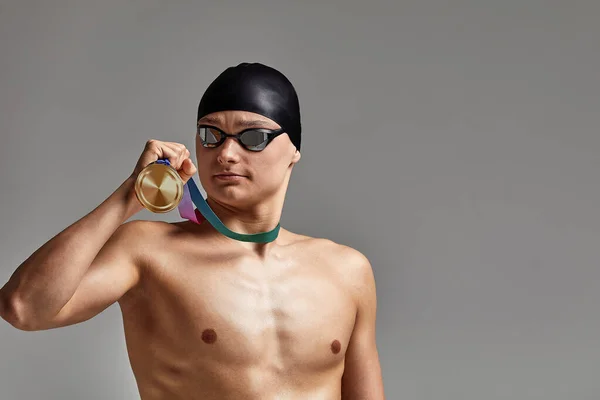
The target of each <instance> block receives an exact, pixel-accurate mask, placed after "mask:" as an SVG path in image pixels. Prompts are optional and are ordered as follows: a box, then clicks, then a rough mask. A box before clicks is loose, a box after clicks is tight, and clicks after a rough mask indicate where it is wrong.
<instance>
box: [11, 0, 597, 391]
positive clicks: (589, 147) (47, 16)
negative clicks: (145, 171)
mask: <svg viewBox="0 0 600 400" xmlns="http://www.w3.org/2000/svg"><path fill="white" fill-rule="evenodd" d="M599 20H600V2H598V1H593V0H589V1H573V0H571V1H535V0H532V1H516V0H512V1H491V0H487V1H481V0H479V1H476V0H472V1H466V0H455V1H441V0H439V1H431V0H425V1H424V0H410V1H400V2H394V3H392V2H389V3H384V2H380V1H371V2H367V1H364V2H348V1H341V0H339V1H328V2H324V3H321V2H316V1H310V2H282V1H270V2H267V1H257V2H254V3H253V4H252V5H250V4H248V2H245V3H242V2H231V1H220V2H210V3H208V2H207V3H205V4H203V3H202V2H199V1H169V2H167V1H157V0H154V1H141V0H136V1H117V0H103V1H89V0H86V1H75V0H72V1H62V0H61V1H53V2H42V1H23V0H10V1H6V0H3V1H2V2H1V6H0V134H1V135H2V140H1V142H0V200H1V206H2V207H1V208H0V223H1V225H2V230H1V231H0V234H1V235H2V236H1V241H0V254H1V255H2V258H1V260H2V263H1V265H0V278H2V283H4V282H5V281H6V280H8V278H9V276H10V274H11V273H12V271H13V270H14V269H15V268H16V267H17V266H18V264H19V263H20V262H22V261H23V260H24V259H25V258H26V257H27V256H28V255H29V254H31V253H32V252H33V251H34V250H35V249H36V248H38V247H39V246H40V245H41V244H43V243H44V242H45V241H46V240H48V239H50V238H51V237H52V236H53V235H54V234H56V233H58V232H59V231H60V230H62V229H63V228H64V227H66V226H67V225H69V224H70V223H72V222H74V221H75V220H76V219H78V218H80V217H82V216H83V215H85V214H86V213H87V212H89V211H90V210H91V209H93V208H94V207H95V206H96V205H97V204H99V203H100V202H101V201H102V200H104V199H105V198H106V197H107V196H108V195H109V194H110V193H111V192H112V191H113V190H114V189H116V187H117V186H118V185H119V184H120V183H121V182H122V181H123V179H124V178H125V177H126V176H127V175H128V174H129V173H130V171H131V170H132V168H133V166H134V164H135V161H136V160H137V157H138V156H139V154H140V152H141V150H142V148H143V145H144V143H145V141H146V140H147V139H148V138H157V139H161V140H169V141H178V142H181V143H184V144H186V145H187V146H188V147H189V148H190V149H193V146H194V128H195V112H196V107H197V103H198V101H199V98H200V96H201V94H202V92H203V91H204V89H205V88H206V86H207V85H208V84H209V83H210V81H212V79H214V77H216V75H217V74H218V73H220V72H221V71H222V70H223V69H224V68H226V67H227V66H229V65H233V64H237V63H239V62H242V61H259V62H263V63H266V64H269V65H272V66H274V67H276V68H279V69H280V70H282V71H283V72H284V73H285V74H286V75H288V76H289V78H290V79H291V80H292V82H293V83H294V84H295V86H296V87H297V90H298V93H299V96H300V101H301V107H302V112H303V114H302V115H303V126H304V136H303V149H302V153H303V157H302V160H301V162H300V164H299V165H298V166H297V168H296V169H295V171H294V173H293V176H292V180H291V183H290V189H289V192H288V193H289V195H288V198H287V201H286V204H285V208H284V216H283V221H282V223H283V225H284V226H286V227H287V228H288V229H291V230H294V231H298V232H300V233H304V234H308V235H314V236H321V237H328V238H331V239H333V240H335V241H338V242H341V243H344V244H347V245H350V246H353V247H355V248H357V249H359V250H360V251H362V252H363V253H365V254H366V255H367V256H368V257H369V259H370V260H371V262H372V264H373V267H374V270H375V275H376V279H377V285H378V294H379V314H378V335H377V337H378V344H379V349H380V352H381V363H382V368H383V375H384V383H385V388H386V394H387V397H388V398H389V399H402V400H434V399H435V400H438V399H452V400H465V399H469V400H471V399H472V400H481V399H486V400H495V399H527V400H533V399H544V400H564V399H569V400H575V399H586V400H591V399H598V398H599V397H600V380H599V379H598V373H599V372H600V315H599V314H600V311H599V309H598V304H599V303H600V291H598V288H599V286H600V270H599V268H598V264H599V263H598V260H599V248H600V246H599V244H600V242H599V241H600V213H599V211H600V189H599V185H598V172H599V170H600V157H599V152H600V134H599V131H598V127H599V126H600V112H599V111H600V107H599V105H600V102H599V100H600V79H599V71H600V23H599V22H598V21H599ZM196 179H197V178H196ZM136 218H148V219H154V218H157V217H156V216H155V215H152V214H150V213H149V212H142V213H141V214H139V215H138V216H136ZM161 218H162V219H166V220H171V221H176V220H178V219H179V218H178V215H177V213H176V212H174V213H171V214H168V215H167V216H163V217H161ZM0 339H1V340H0V399H1V400H13V399H27V400H28V399H35V398H45V399H90V400H91V399H136V398H139V396H138V394H137V390H136V386H135V382H134V379H133V375H132V373H131V370H130V367H129V364H128V360H127V354H126V348H125V342H124V338H123V332H122V322H121V317H120V312H119V309H118V306H116V305H114V306H111V307H110V308H109V309H107V310H106V311H105V312H103V313H102V314H100V315H98V316H97V317H95V318H94V319H92V320H90V321H88V322H85V323H83V324H80V325H76V326H72V327H67V328H62V329H57V330H52V331H43V332H21V331H18V330H15V329H14V328H12V327H11V326H10V325H8V324H6V323H0Z"/></svg>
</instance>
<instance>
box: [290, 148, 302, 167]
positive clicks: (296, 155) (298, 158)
mask: <svg viewBox="0 0 600 400" xmlns="http://www.w3.org/2000/svg"><path fill="white" fill-rule="evenodd" d="M301 157H302V154H300V151H299V150H298V149H296V151H295V153H294V156H293V157H292V164H296V163H297V162H298V161H300V158H301Z"/></svg>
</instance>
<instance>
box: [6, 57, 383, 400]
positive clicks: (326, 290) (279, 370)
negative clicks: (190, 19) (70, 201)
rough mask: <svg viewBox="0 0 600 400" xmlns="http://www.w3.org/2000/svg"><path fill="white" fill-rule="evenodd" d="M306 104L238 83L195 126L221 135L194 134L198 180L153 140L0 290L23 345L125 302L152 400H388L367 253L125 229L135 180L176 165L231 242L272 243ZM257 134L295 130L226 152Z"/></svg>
mask: <svg viewBox="0 0 600 400" xmlns="http://www.w3.org/2000/svg"><path fill="white" fill-rule="evenodd" d="M286 85H287V86H286ZM228 88H229V89H231V88H234V89H235V96H233V97H231V96H229V97H227V96H228V95H227V90H228ZM231 93H234V92H233V91H232V92H231ZM296 101H297V97H296V94H295V91H294V90H293V88H292V87H291V84H290V83H289V81H287V80H286V79H285V78H284V77H283V75H282V74H280V73H279V72H278V71H276V70H274V69H272V68H270V67H267V66H264V65H261V64H240V65H238V66H237V67H231V68H229V69H227V70H226V71H225V72H224V73H223V74H222V75H220V77H219V78H217V80H215V82H214V83H213V84H212V85H211V86H210V87H209V89H208V90H207V92H206V93H205V95H204V96H203V101H201V104H200V107H199V114H198V115H199V117H200V118H199V120H198V122H199V125H202V124H207V125H210V126H212V127H213V128H210V129H204V130H202V131H201V129H200V128H199V129H198V135H196V160H197V165H198V168H196V166H195V165H194V163H193V162H192V161H191V159H190V152H189V151H188V150H187V149H186V148H185V147H184V146H183V145H181V144H178V143H172V142H162V141H157V140H150V141H148V143H147V144H146V146H145V148H144V150H143V152H142V154H141V156H140V158H139V160H138V162H137V165H136V166H135V168H134V171H133V173H132V174H131V176H129V177H128V178H127V179H126V180H125V181H124V182H123V183H122V184H121V185H120V186H119V187H118V189H117V190H115V191H114V192H113V193H112V194H111V195H110V196H109V197H108V198H107V199H106V200H105V201H103V202H102V203H101V204H100V205H99V206H98V207H97V208H95V209H94V210H93V211H91V212H90V213H89V214H87V215H86V216H84V217H83V218H81V219H80V220H78V221H76V222H75V223H73V224H72V225H70V226H69V227H67V228H66V229H64V230H63V231H62V232H60V233H59V234H57V235H56V236H55V237H53V238H52V239H51V240H49V241H48V242H47V243H45V244H44V245H43V246H42V247H40V248H39V249H38V250H36V251H35V252H34V253H33V254H32V255H31V256H30V257H29V258H28V259H27V260H25V261H24V262H23V263H22V264H21V265H20V266H19V267H18V268H17V270H16V271H15V272H14V274H13V275H12V276H11V278H10V279H9V281H8V282H7V283H6V285H5V286H4V287H3V288H2V289H1V290H0V315H1V316H2V318H3V319H5V320H6V321H8V322H9V323H10V324H11V325H12V326H14V327H15V328H17V329H20V330H24V331H34V330H46V329H54V328H58V327H63V326H68V325H72V324H77V323H81V322H83V321H86V320H89V319H90V318H92V317H94V316H95V315H97V314H98V313H100V312H102V311H103V310H105V309H106V308H107V307H109V306H110V305H112V304H114V303H115V302H118V304H119V306H120V309H121V312H122V315H123V323H124V329H125V339H126V343H127V349H128V355H129V359H130V362H131V366H132V370H133V373H134V376H135V378H136V382H137V385H138V388H139V391H140V396H141V399H142V400H158V399H161V400H162V399H164V400H167V399H168V400H178V399H182V400H184V399H185V400H190V399H203V400H208V399H235V400H242V399H244V400H247V399H260V400H268V399H310V400H318V399H327V400H330V399H343V400H359V399H360V400H381V399H384V391H383V383H382V377H381V368H380V362H379V357H378V351H377V346H376V340H375V321H376V291H375V282H374V277H373V273H372V268H371V265H370V264H369V261H368V260H367V259H366V257H365V256H364V255H363V254H361V253H360V252H358V251H357V250H355V249H352V248H350V247H348V246H344V245H341V244H337V243H334V242H332V241H330V240H326V239H321V238H311V237H307V236H303V235H299V234H296V233H292V232H290V231H288V230H285V229H283V228H281V229H280V231H279V234H278V236H277V238H276V239H275V240H273V241H271V242H268V243H253V242H246V241H238V240H233V239H231V238H229V237H226V236H224V235H223V234H221V233H219V232H218V231H217V230H215V228H214V227H213V226H212V225H211V224H210V223H208V222H207V221H200V223H197V222H193V221H184V222H177V223H166V222H156V221H141V220H136V221H128V219H129V218H131V217H132V216H134V215H135V214H136V213H138V212H139V211H141V210H142V208H143V207H142V206H141V204H140V202H139V201H138V199H137V197H136V195H135V192H134V182H135V179H136V177H137V176H138V174H139V173H140V171H141V170H142V169H143V168H144V167H145V166H147V165H148V164H149V163H151V162H153V161H156V160H157V159H161V158H168V159H169V161H170V162H171V164H172V166H173V167H174V168H176V169H177V170H178V173H179V174H180V176H181V177H182V179H183V180H184V182H187V180H189V179H190V178H191V177H192V176H193V175H194V174H195V173H196V172H198V174H199V178H200V181H201V183H202V186H203V187H204V189H205V190H206V192H207V202H208V204H209V205H210V208H211V209H212V210H213V211H214V213H215V214H216V215H217V216H218V217H219V219H220V220H221V221H222V222H223V223H224V224H225V225H226V226H227V227H228V228H229V229H231V230H232V231H235V232H239V233H244V234H252V233H258V232H266V231H269V230H272V229H273V228H274V227H276V226H277V224H278V223H279V220H280V217H281V213H282V208H283V203H284V198H285V193H286V190H287V186H288V182H289V179H290V175H291V172H292V168H293V166H294V165H295V164H296V163H297V162H298V161H299V159H300V152H299V148H300V139H299V131H300V129H299V108H298V106H297V103H296ZM203 104H204V105H203ZM214 104H220V106H218V107H217V106H214ZM228 104H234V106H232V107H231V109H226V108H227V105H228ZM211 107H212V108H211ZM219 107H220V108H222V109H219ZM200 109H202V112H200ZM214 110H218V111H214ZM248 110H254V111H248ZM261 110H263V111H264V112H256V111H261ZM267 116H271V117H272V116H277V118H270V117H267ZM215 128H216V129H215ZM249 128H261V129H266V130H269V131H270V132H277V131H276V130H277V129H280V128H282V129H285V130H286V132H284V133H283V134H278V135H269V139H268V140H265V143H257V142H256V137H254V138H251V137H250V138H249V137H246V138H242V137H237V138H235V137H228V136H223V140H218V139H219V135H221V136H222V135H223V133H221V131H222V132H225V133H228V134H237V133H239V132H242V131H244V130H247V129H249ZM252 132H253V134H256V132H257V131H252ZM258 132H266V131H260V130H259V131H258ZM207 134H208V136H210V135H211V134H212V135H213V136H210V137H208V136H207ZM250 136H251V135H250ZM265 137H266V136H265ZM250 139H253V140H254V143H250V142H251V140H250ZM223 174H236V176H231V175H230V176H223Z"/></svg>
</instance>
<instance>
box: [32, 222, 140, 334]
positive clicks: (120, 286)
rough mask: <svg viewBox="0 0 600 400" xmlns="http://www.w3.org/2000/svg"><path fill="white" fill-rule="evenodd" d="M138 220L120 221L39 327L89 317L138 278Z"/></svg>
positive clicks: (61, 325)
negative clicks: (67, 294) (54, 311)
mask: <svg viewBox="0 0 600 400" xmlns="http://www.w3.org/2000/svg"><path fill="white" fill-rule="evenodd" d="M139 224H140V221H131V222H127V223H125V224H123V225H121V226H120V227H119V228H118V229H117V230H116V231H115V233H114V234H113V235H112V236H111V237H110V239H109V240H108V241H107V242H106V243H105V245H104V246H103V247H102V249H101V250H100V251H99V252H98V254H97V256H96V257H95V259H94V261H93V262H92V264H91V265H90V267H89V268H88V269H87V271H86V272H85V274H84V276H83V278H82V280H81V282H80V283H79V286H78V287H77V289H76V291H75V293H74V294H73V296H72V297H71V299H70V300H69V301H68V302H67V303H66V304H65V305H64V306H63V308H62V309H61V310H60V311H59V312H58V314H57V315H56V316H55V317H54V318H53V319H51V320H50V321H47V322H46V323H45V324H44V326H42V327H39V329H52V328H58V327H63V326H68V325H73V324H77V323H80V322H84V321H87V320H89V319H90V318H92V317H94V316H96V315H97V314H99V313H101V312H102V311H104V310H105V309H106V308H108V307H109V306H110V305H112V304H114V303H115V302H117V301H118V300H119V299H120V298H121V297H122V296H124V295H125V294H126V293H127V292H128V291H129V290H130V289H131V288H133V287H134V286H135V285H136V284H137V283H138V281H139V279H140V268H139V265H138V263H137V261H136V257H135V249H136V248H137V246H136V240H138V238H139V235H140V232H139V231H140V226H139Z"/></svg>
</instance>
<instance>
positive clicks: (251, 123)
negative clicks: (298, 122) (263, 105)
mask: <svg viewBox="0 0 600 400" xmlns="http://www.w3.org/2000/svg"><path fill="white" fill-rule="evenodd" d="M221 122H222V120H221V119H220V118H216V117H210V116H206V117H203V118H200V121H199V123H203V124H204V123H206V124H219V123H221ZM272 124H273V123H272V122H270V121H266V120H262V119H254V120H239V121H237V122H236V125H237V126H240V127H242V128H254V127H258V126H265V125H272Z"/></svg>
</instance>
